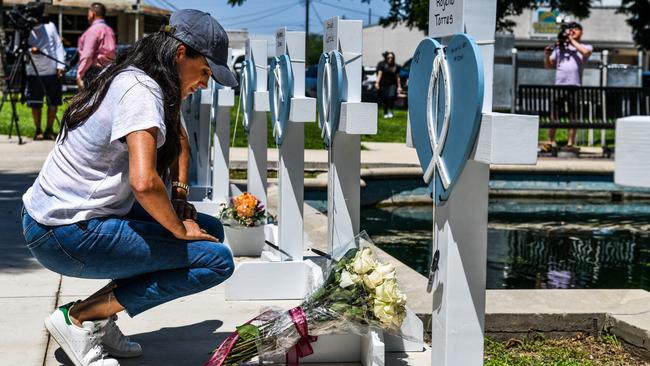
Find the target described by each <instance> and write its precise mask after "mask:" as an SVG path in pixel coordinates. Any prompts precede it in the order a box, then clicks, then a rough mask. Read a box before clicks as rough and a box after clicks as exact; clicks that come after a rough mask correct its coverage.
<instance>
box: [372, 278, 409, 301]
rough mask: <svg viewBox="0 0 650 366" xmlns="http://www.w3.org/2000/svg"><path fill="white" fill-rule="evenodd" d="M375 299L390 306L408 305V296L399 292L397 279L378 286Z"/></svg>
mask: <svg viewBox="0 0 650 366" xmlns="http://www.w3.org/2000/svg"><path fill="white" fill-rule="evenodd" d="M375 298H376V299H378V300H380V301H382V302H384V303H388V304H396V305H404V304H405V303H406V295H405V294H404V293H403V292H402V291H400V290H399V286H398V285H397V280H395V279H390V280H386V281H384V282H383V283H382V284H381V285H379V286H377V288H375Z"/></svg>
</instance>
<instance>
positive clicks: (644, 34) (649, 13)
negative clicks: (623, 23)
mask: <svg viewBox="0 0 650 366" xmlns="http://www.w3.org/2000/svg"><path fill="white" fill-rule="evenodd" d="M618 11H619V12H620V13H625V14H627V15H629V16H630V17H629V18H627V24H629V25H630V27H632V37H633V38H634V42H636V44H637V45H639V46H641V47H643V48H645V49H650V1H648V0H623V1H622V2H621V7H620V8H619V10H618Z"/></svg>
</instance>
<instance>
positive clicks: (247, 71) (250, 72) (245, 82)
mask: <svg viewBox="0 0 650 366" xmlns="http://www.w3.org/2000/svg"><path fill="white" fill-rule="evenodd" d="M241 69H242V73H241V87H240V103H241V109H242V114H243V115H244V119H243V121H244V122H243V124H244V131H245V132H246V134H248V131H249V130H250V125H249V123H250V118H251V115H252V114H253V104H254V102H255V100H254V99H253V98H255V90H256V89H257V71H256V70H255V61H254V60H248V59H246V60H244V62H242V65H241Z"/></svg>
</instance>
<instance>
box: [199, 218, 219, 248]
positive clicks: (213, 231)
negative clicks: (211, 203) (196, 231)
mask: <svg viewBox="0 0 650 366" xmlns="http://www.w3.org/2000/svg"><path fill="white" fill-rule="evenodd" d="M196 221H197V223H198V224H199V227H201V229H203V230H205V231H207V232H208V234H210V235H212V236H214V237H215V238H217V239H219V241H221V242H223V238H224V234H223V224H222V223H221V221H219V219H217V218H216V217H213V216H210V215H206V214H204V213H198V214H197V219H196Z"/></svg>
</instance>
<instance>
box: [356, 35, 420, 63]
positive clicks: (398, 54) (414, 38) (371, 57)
mask: <svg viewBox="0 0 650 366" xmlns="http://www.w3.org/2000/svg"><path fill="white" fill-rule="evenodd" d="M424 37H425V33H424V32H422V31H419V30H418V29H417V28H413V29H409V28H408V27H406V26H403V25H399V26H397V27H395V28H393V27H390V26H389V27H386V28H384V27H382V26H380V25H373V26H370V27H366V28H363V66H376V65H377V63H378V62H379V61H381V60H383V56H382V55H381V54H382V53H384V51H393V52H394V53H395V62H397V63H398V64H400V65H401V64H403V63H404V62H406V61H407V60H408V59H410V58H411V57H413V53H414V52H415V49H416V48H417V46H418V44H420V41H422V39H423V38H424Z"/></svg>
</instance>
